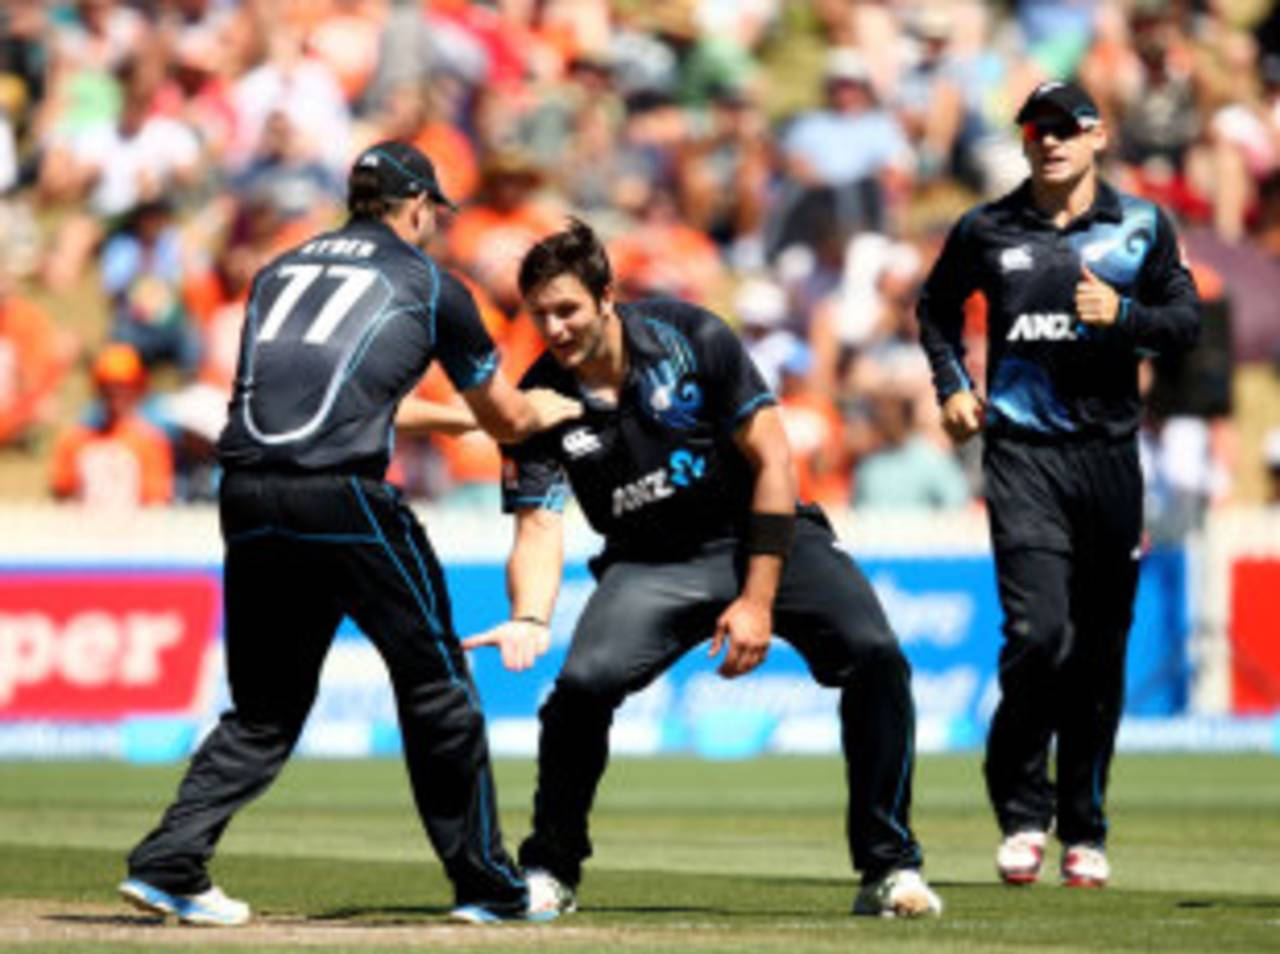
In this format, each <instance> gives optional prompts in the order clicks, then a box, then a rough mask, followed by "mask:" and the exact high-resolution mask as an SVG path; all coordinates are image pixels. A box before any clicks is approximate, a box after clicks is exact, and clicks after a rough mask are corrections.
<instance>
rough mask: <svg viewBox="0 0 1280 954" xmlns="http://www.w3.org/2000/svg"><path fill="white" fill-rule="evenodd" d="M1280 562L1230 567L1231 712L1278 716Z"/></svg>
mask: <svg viewBox="0 0 1280 954" xmlns="http://www.w3.org/2000/svg"><path fill="white" fill-rule="evenodd" d="M1277 624H1280V560H1275V559H1272V560H1236V561H1235V563H1234V564H1233V565H1232V567H1231V683H1232V709H1233V711H1235V712H1236V713H1238V714H1240V715H1248V714H1259V713H1271V712H1276V711H1280V639H1277V638H1276V626H1277Z"/></svg>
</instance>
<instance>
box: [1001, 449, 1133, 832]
mask: <svg viewBox="0 0 1280 954" xmlns="http://www.w3.org/2000/svg"><path fill="white" fill-rule="evenodd" d="M983 469H984V472H985V476H986V486H987V503H988V506H989V510H990V516H991V536H992V544H993V548H994V550H995V560H996V575H997V584H998V588H999V592H1000V602H1001V606H1002V609H1003V610H1004V627H1003V629H1004V643H1003V646H1002V648H1001V650H1000V703H999V706H998V707H997V708H996V712H995V717H994V718H993V720H992V723H991V731H990V735H989V737H988V740H987V757H986V765H985V772H986V779H987V791H988V794H989V796H990V798H991V804H992V807H993V808H994V809H995V813H996V820H997V822H998V823H999V825H1000V829H1001V831H1002V832H1003V833H1004V834H1005V835H1011V834H1015V833H1017V832H1019V831H1026V830H1032V829H1034V830H1039V831H1047V830H1049V828H1050V826H1051V824H1052V823H1053V822H1054V821H1055V819H1056V822H1057V835H1058V837H1059V838H1060V839H1061V840H1062V842H1063V843H1064V844H1068V845H1073V844H1080V843H1087V844H1093V845H1097V846H1102V845H1104V844H1105V842H1106V835H1107V821H1106V813H1105V799H1106V791H1107V781H1108V777H1109V774H1110V769H1111V759H1112V755H1113V753H1114V747H1115V737H1116V731H1117V729H1118V727H1119V723H1120V713H1121V708H1122V706H1123V703H1124V664H1125V651H1126V647H1127V645H1128V639H1129V626H1130V623H1131V622H1132V621H1133V600H1134V596H1135V594H1136V593H1137V586H1138V560H1139V556H1140V549H1141V536H1142V473H1141V471H1140V469H1139V466H1138V453H1137V445H1136V443H1135V442H1134V440H1133V438H1128V439H1120V440H1110V439H1092V440H1081V441H1073V442H1066V443H1061V444H1032V443H1023V442H1015V441H1011V440H1007V439H996V440H991V441H989V442H988V444H987V446H986V448H985V450H984V456H983ZM1054 738H1056V741H1057V766H1056V769H1057V771H1056V779H1055V781H1054V782H1051V781H1050V779H1049V749H1050V743H1051V740H1053V739H1054Z"/></svg>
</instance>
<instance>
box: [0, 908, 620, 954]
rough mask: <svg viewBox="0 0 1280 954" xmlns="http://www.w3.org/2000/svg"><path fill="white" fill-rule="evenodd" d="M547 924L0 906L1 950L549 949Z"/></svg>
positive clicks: (601, 935)
mask: <svg viewBox="0 0 1280 954" xmlns="http://www.w3.org/2000/svg"><path fill="white" fill-rule="evenodd" d="M547 930H548V926H547V925H539V924H529V925H522V924H505V925H496V926H493V927H482V926H477V925H464V924H448V923H445V922H443V921H435V920H422V921H409V920H398V921H379V922H367V921H365V922H346V923H341V922H338V923H335V922H334V921H329V920H317V919H314V918H303V917H296V916H289V915H266V916H264V917H255V918H254V920H253V921H251V922H250V923H249V924H246V925H244V926H242V927H237V928H201V927H191V926H188V925H181V924H178V923H177V922H176V921H174V920H173V919H172V918H170V919H168V920H165V919H163V918H160V917H158V916H155V915H148V914H142V913H139V912H135V911H131V910H130V909H129V908H128V907H127V906H126V905H125V904H124V903H123V902H122V903H120V904H96V903H88V902H83V901H79V902H77V901H48V900H38V901H35V900H25V899H12V898H3V899H0V950H4V949H8V948H9V947H10V946H14V945H21V944H51V943H59V942H62V943H67V942H94V943H99V942H110V943H116V944H129V945H134V944H137V945H148V944H163V945H166V946H176V945H188V944H189V945H192V946H193V947H194V946H195V945H198V944H207V943H209V942H210V941H212V940H216V941H217V943H218V945H219V946H220V947H221V946H223V945H237V946H244V947H246V948H248V949H255V948H264V947H294V946H311V945H325V946H335V945H342V946H348V945H351V946H355V945H359V946H370V947H383V946H386V947H417V946H426V945H431V946H436V947H451V946H462V945H468V946H471V945H478V944H485V943H493V944H499V943H500V944H503V945H513V946H515V945H521V946H524V945H528V946H533V945H535V944H546V942H547V939H548V938H547ZM554 930H555V939H556V943H557V944H558V945H560V944H584V945H588V944H589V945H591V946H592V947H596V946H598V947H600V948H603V947H604V946H605V945H610V944H614V943H617V942H618V941H619V940H620V939H621V936H622V934H623V933H624V932H622V931H619V930H616V929H610V928H598V927H597V928H590V927H567V926H565V925H556V926H555V928H554Z"/></svg>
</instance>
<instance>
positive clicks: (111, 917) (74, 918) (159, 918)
mask: <svg viewBox="0 0 1280 954" xmlns="http://www.w3.org/2000/svg"><path fill="white" fill-rule="evenodd" d="M41 920H43V921H52V922H53V923H55V924H78V925H88V926H90V927H150V926H152V925H158V924H164V920H165V919H164V915H163V914H46V915H45V916H44V917H43V918H41Z"/></svg>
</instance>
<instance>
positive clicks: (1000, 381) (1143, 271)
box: [917, 180, 1199, 439]
mask: <svg viewBox="0 0 1280 954" xmlns="http://www.w3.org/2000/svg"><path fill="white" fill-rule="evenodd" d="M1083 265H1087V266H1088V268H1089V270H1090V271H1091V272H1092V273H1093V274H1094V275H1096V276H1097V277H1098V278H1100V279H1102V280H1103V281H1104V282H1106V283H1107V284H1109V285H1111V286H1112V287H1113V288H1114V289H1115V290H1116V291H1117V292H1118V294H1119V295H1120V296H1121V299H1120V313H1119V315H1118V317H1117V320H1116V323H1115V324H1114V325H1113V326H1111V327H1108V328H1097V327H1088V326H1086V325H1084V324H1083V323H1082V322H1081V321H1080V320H1079V318H1078V316H1077V315H1076V309H1075V291H1076V285H1077V283H1078V282H1080V281H1081V278H1082V266H1083ZM974 290H981V291H982V292H984V293H985V295H986V298H987V305H988V310H987V396H988V406H987V421H986V426H987V430H988V432H989V433H991V434H993V435H996V436H1000V435H1008V436H1012V437H1024V438H1030V439H1034V438H1037V437H1038V438H1045V437H1052V438H1057V437H1067V436H1078V437H1091V436H1092V437H1097V436H1103V437H1112V438H1115V437H1125V436H1128V435H1131V434H1132V433H1133V432H1134V431H1136V430H1137V427H1138V418H1139V413H1140V410H1141V407H1140V399H1139V395H1138V362H1139V359H1140V358H1141V357H1142V356H1143V355H1144V354H1153V353H1158V352H1168V351H1177V350H1182V349H1186V348H1189V347H1191V345H1192V344H1194V342H1195V339H1196V336H1197V335H1198V333H1199V316H1198V311H1197V305H1198V299H1197V297H1196V291H1195V285H1194V284H1193V282H1192V279H1191V275H1190V273H1189V272H1188V270H1187V268H1186V265H1185V264H1184V263H1183V261H1182V258H1181V255H1180V251H1179V247H1178V242H1177V238H1176V236H1175V234H1174V231H1173V226H1172V225H1171V224H1170V223H1169V220H1168V218H1167V217H1166V216H1165V214H1164V213H1163V212H1162V211H1161V210H1160V209H1159V208H1158V207H1157V206H1155V205H1154V204H1153V203H1151V202H1148V201H1146V200H1143V199H1138V198H1134V197H1133V196H1130V195H1126V194H1124V193H1121V192H1118V191H1117V190H1115V189H1113V188H1111V187H1110V186H1109V185H1107V184H1106V183H1103V182H1099V184H1098V193H1097V196H1096V198H1095V200H1094V203H1093V205H1092V206H1091V207H1090V208H1089V209H1088V210H1087V211H1086V212H1085V213H1084V214H1083V215H1081V216H1079V217H1078V218H1076V219H1075V220H1073V221H1072V222H1071V223H1069V224H1068V225H1067V226H1066V228H1062V229H1059V228H1057V227H1056V226H1055V225H1054V224H1053V222H1051V221H1050V220H1049V219H1048V218H1047V217H1046V216H1045V215H1044V214H1043V213H1041V212H1040V211H1039V210H1038V209H1037V208H1036V206H1035V204H1034V203H1033V201H1032V198H1031V188H1030V180H1028V181H1026V182H1024V183H1023V184H1022V186H1020V187H1019V188H1018V189H1016V190H1014V191H1013V192H1011V193H1010V194H1009V195H1007V196H1005V197H1003V198H1001V199H998V200H996V201H995V202H991V203H988V204H986V205H981V206H978V207H977V208H976V209H974V210H972V211H971V212H969V213H968V214H967V215H965V216H964V217H963V218H962V219H961V220H960V221H959V222H958V223H957V224H956V225H955V227H954V228H953V229H952V231H951V234H950V235H949V236H948V237H947V241H946V244H945V246H944V247H943V250H942V254H941V256H940V257H939V259H938V261H937V264H936V265H934V267H933V270H932V272H931V273H930V275H929V278H928V280H927V281H926V283H925V286H924V289H923V291H922V293H921V296H920V302H919V305H918V307H917V317H918V318H919V321H920V335H921V342H922V344H923V345H924V348H925V351H926V353H927V354H928V356H929V362H930V364H931V365H932V367H933V379H934V386H935V388H936V390H937V393H938V399H939V401H940V402H941V401H945V400H946V399H947V398H948V397H950V396H951V395H952V394H954V393H955V392H956V391H959V390H963V389H967V388H971V387H972V382H971V381H970V380H969V376H968V374H967V372H966V371H965V368H964V364H963V358H964V345H963V342H962V333H963V323H964V314H963V305H964V301H965V299H966V298H967V297H968V296H969V295H970V294H971V293H972V292H973V291H974Z"/></svg>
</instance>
